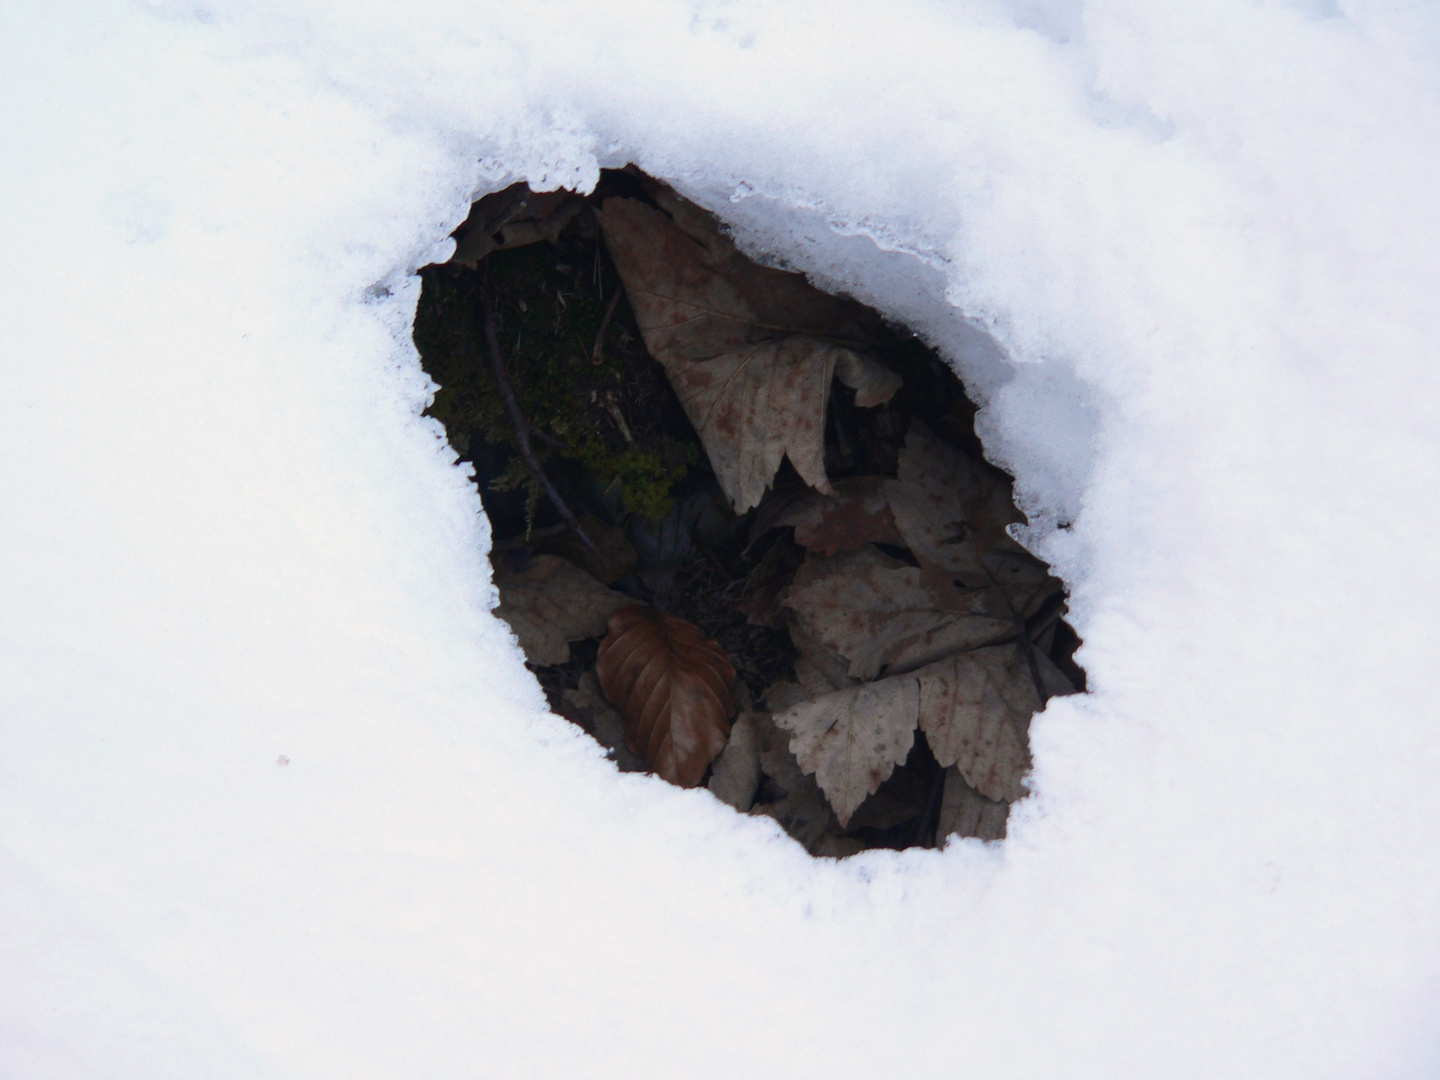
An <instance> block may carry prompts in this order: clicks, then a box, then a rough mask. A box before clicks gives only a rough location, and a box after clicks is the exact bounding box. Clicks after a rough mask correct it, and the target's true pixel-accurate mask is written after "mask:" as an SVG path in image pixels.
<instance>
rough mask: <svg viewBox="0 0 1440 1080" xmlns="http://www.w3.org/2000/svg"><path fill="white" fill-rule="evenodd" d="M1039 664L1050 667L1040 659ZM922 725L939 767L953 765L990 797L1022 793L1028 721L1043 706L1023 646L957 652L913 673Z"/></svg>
mask: <svg viewBox="0 0 1440 1080" xmlns="http://www.w3.org/2000/svg"><path fill="white" fill-rule="evenodd" d="M1034 659H1035V661H1036V662H1037V664H1042V663H1043V664H1047V665H1048V661H1045V658H1044V657H1043V656H1039V655H1036V656H1035V657H1034ZM915 676H916V678H917V679H918V680H919V683H920V729H921V730H922V731H924V732H925V737H926V738H927V739H929V740H930V749H931V750H932V751H933V752H934V754H935V760H936V761H938V762H939V763H940V764H941V765H955V766H957V767H958V768H959V770H960V773H961V775H962V776H964V777H965V782H966V783H968V784H969V785H970V786H971V787H973V788H975V789H976V790H977V791H979V792H980V794H982V795H984V796H985V797H986V798H988V799H1003V800H1005V801H1006V802H1014V801H1015V800H1017V799H1023V798H1024V797H1025V785H1024V783H1023V782H1022V781H1023V779H1024V776H1025V774H1026V773H1027V772H1028V771H1029V770H1030V740H1029V731H1030V718H1031V717H1032V716H1034V715H1035V713H1036V712H1038V711H1039V710H1040V709H1041V708H1042V707H1043V702H1042V700H1041V696H1040V693H1039V692H1037V689H1036V686H1035V678H1034V673H1033V672H1032V670H1031V667H1030V660H1029V659H1027V657H1026V655H1025V651H1024V649H1023V648H1021V647H1019V646H1018V645H1013V644H1012V645H997V646H995V647H993V648H989V649H975V650H974V651H972V652H965V653H959V654H958V655H955V656H952V657H949V658H948V659H945V660H942V661H940V662H939V663H936V664H931V665H930V666H929V667H925V668H921V669H920V670H919V671H917V672H916V673H915Z"/></svg>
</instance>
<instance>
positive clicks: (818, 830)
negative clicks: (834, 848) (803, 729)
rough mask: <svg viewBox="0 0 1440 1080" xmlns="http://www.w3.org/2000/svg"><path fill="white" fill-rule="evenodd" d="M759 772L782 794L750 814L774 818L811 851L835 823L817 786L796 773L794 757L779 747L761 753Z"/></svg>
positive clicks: (797, 769)
mask: <svg viewBox="0 0 1440 1080" xmlns="http://www.w3.org/2000/svg"><path fill="white" fill-rule="evenodd" d="M760 771H761V772H762V773H764V774H765V776H767V777H768V778H769V781H770V783H772V784H773V785H774V786H775V787H776V788H778V789H779V790H780V791H781V792H783V794H782V795H781V796H780V797H779V798H778V799H771V800H770V801H768V802H763V803H757V804H756V805H755V806H753V807H752V808H751V810H750V813H751V814H756V815H764V816H765V817H769V818H774V819H775V820H776V821H777V822H779V823H780V827H781V828H782V829H784V830H785V831H786V832H787V833H789V834H790V835H791V836H793V837H794V838H795V839H796V840H798V841H799V842H800V844H801V845H802V846H803V847H804V848H805V849H806V850H807V851H810V850H812V849H813V846H814V844H815V843H816V841H818V840H819V839H820V838H821V837H822V836H824V835H825V833H826V832H828V831H829V830H830V827H831V826H832V825H833V824H834V822H835V813H834V811H833V810H831V809H830V803H829V800H827V799H826V798H825V793H824V792H822V791H821V790H820V785H818V784H817V783H816V782H815V778H814V777H813V776H806V775H805V774H804V773H803V772H802V771H801V770H800V766H799V765H797V764H796V762H795V757H794V755H793V754H791V753H790V751H789V750H786V749H784V748H783V747H781V748H780V749H777V750H763V751H761V753H760Z"/></svg>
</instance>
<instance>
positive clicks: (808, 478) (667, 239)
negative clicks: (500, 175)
mask: <svg viewBox="0 0 1440 1080" xmlns="http://www.w3.org/2000/svg"><path fill="white" fill-rule="evenodd" d="M656 198H657V201H659V202H660V203H661V205H662V206H663V208H664V209H663V211H662V210H660V209H656V208H655V207H652V206H649V205H647V204H645V203H643V202H641V201H639V200H638V199H624V198H611V199H607V200H606V201H605V204H604V207H603V209H602V210H601V211H599V212H598V213H597V215H596V216H597V217H598V218H599V220H600V224H601V228H602V229H603V231H604V233H605V243H606V246H607V247H608V249H609V251H610V254H611V256H612V257H613V258H614V260H615V265H616V267H617V268H618V270H619V271H620V276H621V278H622V279H623V280H624V282H625V288H626V292H627V295H628V296H629V298H630V305H631V308H632V310H633V311H634V312H635V318H636V321H637V323H638V324H639V327H640V331H641V333H642V335H643V336H644V338H645V344H646V347H647V348H648V349H649V350H650V353H651V354H652V355H653V356H654V357H655V359H657V360H658V361H660V363H661V364H662V365H663V366H664V368H665V372H666V374H667V375H668V376H669V378H670V383H671V385H672V386H674V388H675V392H676V394H677V395H678V397H679V398H680V402H681V404H682V405H683V406H684V408H685V413H686V415H687V416H688V417H689V418H690V422H691V424H692V425H693V426H694V428H695V431H696V433H697V434H698V435H699V436H700V442H701V444H702V445H703V446H704V447H705V452H706V454H707V455H708V456H709V458H710V464H711V466H712V468H713V469H714V470H715V476H716V479H717V480H718V481H719V482H720V486H721V488H722V489H723V490H724V491H725V494H726V496H727V497H728V498H729V499H730V502H731V504H732V505H733V506H734V508H735V511H736V512H737V513H744V512H746V511H748V510H750V509H751V508H752V507H754V506H755V505H756V504H757V503H759V502H760V499H761V497H762V496H763V495H764V493H765V489H766V488H767V487H768V486H769V485H770V481H771V480H772V479H774V477H775V473H776V472H777V471H778V469H779V468H780V463H781V461H783V460H784V459H785V458H786V457H789V459H790V463H791V464H792V465H793V466H794V467H795V471H796V472H798V473H799V474H800V476H801V477H803V478H804V480H805V482H806V483H808V484H810V485H811V486H812V487H815V488H816V489H818V490H820V491H826V492H828V491H829V490H830V486H829V481H828V480H827V478H826V475H825V462H824V449H825V448H824V438H825V411H826V406H827V404H828V402H829V395H830V384H831V381H832V379H833V378H834V377H835V376H836V375H838V376H839V377H840V378H841V379H842V380H843V381H844V382H845V383H846V384H847V385H849V386H852V387H854V388H855V391H856V400H857V403H859V404H863V405H878V404H881V403H882V402H884V401H888V400H889V398H890V397H891V396H892V395H893V394H894V393H895V391H896V390H897V389H899V386H900V378H899V376H898V375H896V374H895V373H894V372H892V371H890V370H889V369H888V368H886V367H885V366H884V365H882V364H880V363H878V362H877V361H875V360H873V359H871V358H869V357H867V356H864V355H863V354H861V353H857V352H855V351H853V350H851V349H849V348H846V347H844V346H842V345H839V344H836V343H835V341H836V339H837V338H847V337H848V338H850V339H851V340H854V341H856V343H857V344H858V343H859V340H860V339H861V338H862V337H863V335H864V334H865V333H866V330H865V328H864V327H863V325H861V324H860V322H859V321H858V320H857V318H856V316H855V312H854V309H853V308H852V307H851V306H850V305H848V304H846V303H845V302H844V301H841V300H837V299H835V298H834V297H828V296H826V295H825V294H824V293H821V292H820V291H819V290H817V289H814V288H813V287H812V286H810V285H809V284H808V283H807V282H805V281H804V279H803V278H802V277H800V276H799V275H797V274H787V273H785V272H783V271H779V270H774V269H771V268H769V267H764V266H759V265H757V264H755V263H752V262H750V261H749V260H748V259H746V258H745V257H744V256H742V255H740V253H739V252H737V251H736V250H735V247H734V245H733V244H732V243H731V242H730V241H729V240H728V239H727V238H726V237H724V236H722V235H721V234H720V231H719V229H718V228H717V227H716V225H715V222H714V220H713V219H712V218H710V216H709V215H707V214H704V213H703V212H701V211H699V210H698V208H696V207H694V206H692V205H690V204H689V203H686V202H684V201H683V200H681V199H678V198H677V197H675V196H674V195H673V194H670V193H667V192H663V191H658V192H657V193H656Z"/></svg>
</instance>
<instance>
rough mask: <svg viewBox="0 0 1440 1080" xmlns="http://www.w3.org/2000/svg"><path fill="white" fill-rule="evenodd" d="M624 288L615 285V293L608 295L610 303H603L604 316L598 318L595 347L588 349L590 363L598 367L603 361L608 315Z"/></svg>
mask: <svg viewBox="0 0 1440 1080" xmlns="http://www.w3.org/2000/svg"><path fill="white" fill-rule="evenodd" d="M624 291H625V290H624V288H623V287H622V286H620V285H616V286H615V295H614V296H612V297H610V303H608V304H607V305H605V317H604V318H603V319H601V320H600V332H599V333H598V334H596V335H595V348H593V349H591V350H590V363H592V364H594V365H595V366H596V367H599V366H600V365H601V364H603V363H604V362H605V353H604V351H603V349H602V346H603V345H604V344H605V331H606V330H608V329H610V317H611V316H612V315H614V314H615V305H616V304H618V303H620V294H621V293H623V292H624Z"/></svg>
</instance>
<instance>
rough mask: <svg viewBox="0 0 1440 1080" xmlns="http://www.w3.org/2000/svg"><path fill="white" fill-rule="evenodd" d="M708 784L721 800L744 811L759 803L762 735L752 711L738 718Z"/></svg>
mask: <svg viewBox="0 0 1440 1080" xmlns="http://www.w3.org/2000/svg"><path fill="white" fill-rule="evenodd" d="M705 786H706V787H708V788H709V789H710V793H711V794H712V795H714V796H715V797H716V798H717V799H719V800H720V801H721V802H723V803H728V804H729V805H731V806H733V807H734V808H735V809H736V810H739V811H740V812H741V813H742V814H743V813H745V812H746V811H748V810H749V809H750V807H752V806H754V805H755V792H756V789H757V788H759V786H760V737H759V735H758V734H757V733H756V730H755V718H754V717H753V716H751V715H750V714H749V713H741V714H740V715H739V716H738V717H736V719H735V723H734V724H733V725H732V726H731V728H730V741H729V742H727V743H726V744H725V749H724V750H722V751H720V756H719V757H717V758H716V759H715V767H714V768H713V769H712V770H711V771H710V782H709V783H708V784H706V785H705Z"/></svg>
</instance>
